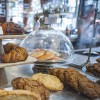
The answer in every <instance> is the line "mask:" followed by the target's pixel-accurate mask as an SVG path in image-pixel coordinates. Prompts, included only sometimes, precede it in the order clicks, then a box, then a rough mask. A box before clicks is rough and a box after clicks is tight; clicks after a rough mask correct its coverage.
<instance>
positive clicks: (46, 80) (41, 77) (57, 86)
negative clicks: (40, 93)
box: [32, 73, 64, 91]
mask: <svg viewBox="0 0 100 100" xmlns="http://www.w3.org/2000/svg"><path fill="white" fill-rule="evenodd" d="M32 79H33V80H37V81H39V82H41V83H42V84H43V85H44V86H45V87H46V88H48V89H49V90H50V91H59V90H62V89H63V88H64V85H63V83H62V82H61V81H60V80H59V79H58V78H57V77H56V76H53V75H49V74H42V73H37V74H35V75H33V76H32Z"/></svg>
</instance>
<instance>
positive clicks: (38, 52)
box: [30, 49, 45, 58]
mask: <svg viewBox="0 0 100 100" xmlns="http://www.w3.org/2000/svg"><path fill="white" fill-rule="evenodd" d="M44 53H45V51H44V50H42V49H36V50H34V51H33V52H32V53H30V56H32V57H34V58H38V57H40V56H42V55H44Z"/></svg>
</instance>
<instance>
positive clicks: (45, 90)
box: [12, 73, 64, 100]
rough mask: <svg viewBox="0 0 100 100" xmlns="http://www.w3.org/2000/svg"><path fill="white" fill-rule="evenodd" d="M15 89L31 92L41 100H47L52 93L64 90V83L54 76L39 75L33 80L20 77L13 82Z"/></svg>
mask: <svg viewBox="0 0 100 100" xmlns="http://www.w3.org/2000/svg"><path fill="white" fill-rule="evenodd" d="M12 86H13V87H14V89H20V90H29V91H31V92H34V93H36V94H39V95H40V97H41V100H47V99H48V98H49V94H50V92H52V91H53V92H54V91H60V90H62V89H63V88H64V85H63V83H62V82H61V81H60V79H58V78H57V77H56V76H54V75H49V74H42V73H37V74H34V75H33V76H32V78H30V79H29V78H23V77H18V78H15V79H13V80H12Z"/></svg>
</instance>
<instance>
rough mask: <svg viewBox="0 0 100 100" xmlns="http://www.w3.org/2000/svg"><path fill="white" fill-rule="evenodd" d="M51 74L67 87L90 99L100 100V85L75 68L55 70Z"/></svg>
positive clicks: (51, 70) (50, 71)
mask: <svg viewBox="0 0 100 100" xmlns="http://www.w3.org/2000/svg"><path fill="white" fill-rule="evenodd" d="M49 74H52V75H55V76H57V77H58V78H59V79H60V80H61V81H62V82H63V83H64V84H65V85H67V84H68V85H69V86H71V87H72V88H73V89H74V90H76V91H77V92H79V93H82V94H84V95H86V96H88V97H90V98H100V85H99V84H97V83H95V82H93V81H91V80H90V79H88V78H87V77H86V76H85V75H82V74H81V73H79V72H78V71H77V70H75V69H74V68H66V69H65V68H53V69H50V70H49Z"/></svg>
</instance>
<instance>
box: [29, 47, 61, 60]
mask: <svg viewBox="0 0 100 100" xmlns="http://www.w3.org/2000/svg"><path fill="white" fill-rule="evenodd" d="M29 55H30V56H31V57H34V58H36V59H37V60H38V61H58V60H63V59H62V58H61V57H60V56H61V55H60V53H58V52H56V51H52V50H46V49H35V50H33V51H31V52H29Z"/></svg>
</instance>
